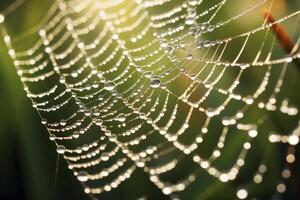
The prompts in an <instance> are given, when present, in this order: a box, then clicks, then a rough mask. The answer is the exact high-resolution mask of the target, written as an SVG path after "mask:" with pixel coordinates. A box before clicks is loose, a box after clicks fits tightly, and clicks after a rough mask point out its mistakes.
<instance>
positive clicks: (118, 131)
mask: <svg viewBox="0 0 300 200" xmlns="http://www.w3.org/2000/svg"><path fill="white" fill-rule="evenodd" d="M17 2H18V1H17ZM23 3H24V2H23ZM25 3H26V1H25ZM233 3H234V2H231V1H229V0H228V1H227V0H223V1H208V0H203V1H201V0H198V1H195V0H189V1H182V0H178V1H170V0H159V1H142V0H136V1H134V0H114V1H104V0H102V1H100V0H97V1H96V0H87V1H80V0H70V1H63V0H57V1H55V2H54V3H53V4H52V6H51V8H50V9H49V11H48V12H47V14H46V15H45V17H44V19H43V20H42V21H41V24H39V25H38V26H37V27H38V28H37V29H32V30H30V32H28V33H26V35H25V36H23V37H22V36H20V37H16V38H12V37H10V35H9V33H8V31H7V30H6V28H5V23H6V18H7V17H6V16H4V15H1V17H0V18H1V19H0V21H1V22H2V24H1V31H2V35H3V39H4V41H5V43H6V45H7V48H8V53H9V55H10V57H11V58H12V60H13V63H14V66H15V67H16V69H17V73H18V75H19V76H20V79H21V81H22V83H23V85H24V89H25V91H26V93H27V96H28V97H29V98H30V99H31V100H32V104H33V106H34V107H35V108H36V109H37V111H38V113H39V114H40V116H41V120H42V123H43V124H45V126H46V128H47V130H48V132H49V137H50V140H51V141H54V142H55V144H56V145H57V152H58V153H59V154H62V155H63V157H64V159H65V160H66V162H67V163H68V166H69V169H70V170H72V171H73V173H74V175H75V176H77V178H78V180H79V181H80V182H81V183H82V185H83V187H84V191H85V192H86V193H87V194H89V195H90V197H91V198H96V197H101V194H103V193H106V192H109V191H112V192H113V191H114V189H115V188H119V187H121V186H122V183H123V182H126V181H127V180H128V179H130V178H132V176H134V174H135V173H136V171H137V170H138V169H139V168H140V169H141V170H142V171H143V173H144V174H145V178H147V179H149V180H150V181H151V182H152V183H153V185H155V186H156V187H157V188H158V189H160V191H161V192H162V193H163V194H164V195H167V196H169V197H170V198H173V199H180V198H184V197H186V196H187V195H191V194H192V195H194V196H196V194H199V193H201V189H202V190H203V191H204V190H205V189H207V188H206V187H204V186H199V184H201V182H202V184H203V182H207V183H208V186H209V185H210V184H212V183H213V182H216V181H217V182H221V183H225V182H232V183H234V181H235V180H236V179H238V178H239V174H240V171H241V170H243V167H245V166H247V164H248V163H247V157H250V156H251V155H252V157H253V156H255V154H256V153H257V152H256V153H255V150H257V149H258V150H257V151H258V152H260V155H259V156H258V157H259V162H258V163H257V164H255V166H254V168H255V171H254V172H253V173H251V174H250V175H249V176H250V179H248V180H247V181H244V182H242V183H241V184H236V186H235V187H234V188H235V191H234V195H236V196H237V197H238V198H240V199H244V198H247V197H248V195H250V196H253V197H254V196H255V193H253V194H251V193H249V192H248V190H249V189H248V188H250V186H251V185H253V183H255V184H257V185H259V184H262V183H263V180H264V175H265V173H266V172H267V170H268V162H269V160H268V155H269V153H270V152H269V151H268V150H267V149H268V148H269V147H270V146H272V145H277V144H278V145H279V144H280V143H286V144H284V145H285V147H286V153H285V155H284V157H285V162H284V164H283V165H282V175H281V176H282V177H281V179H282V180H279V184H278V185H277V191H278V192H279V193H280V192H284V190H285V184H284V183H285V180H286V179H288V178H289V177H290V173H291V171H290V170H289V166H290V164H291V163H293V162H294V160H295V155H294V154H295V146H297V145H298V143H299V135H300V125H299V113H298V108H299V105H298V103H299V98H298V99H297V95H295V94H294V93H293V92H292V91H291V89H290V88H297V86H299V81H298V80H297V71H296V68H295V66H293V64H292V63H293V62H294V61H295V60H297V59H299V58H300V54H299V53H298V46H299V43H300V39H299V38H300V37H299V34H298V35H297V31H296V30H297V25H298V24H299V23H298V18H299V13H300V10H298V11H294V12H292V13H290V14H288V15H286V16H285V17H283V18H280V19H278V20H277V21H275V22H274V23H271V24H270V23H268V22H267V21H266V20H265V21H263V22H262V24H259V25H258V26H257V27H256V28H252V29H250V30H248V31H245V32H242V33H238V34H235V35H231V36H228V37H224V36H223V35H222V32H223V31H224V30H226V29H229V27H230V25H232V24H234V23H236V22H237V21H238V20H240V19H242V18H243V17H246V16H247V15H249V14H251V13H252V12H254V11H255V10H258V9H261V8H262V7H263V6H265V4H266V2H264V1H261V2H258V3H257V2H256V3H254V4H253V5H252V6H250V7H249V8H247V9H245V10H241V11H239V12H238V13H235V14H234V15H231V16H230V17H229V18H228V19H222V18H221V19H220V18H218V17H219V15H220V12H221V11H222V9H224V7H225V6H228V5H231V4H233ZM19 4H20V3H19ZM19 4H18V6H19ZM271 5H272V4H271ZM14 12H17V11H16V10H15V9H12V12H11V13H9V15H13V14H14ZM288 21H292V22H293V23H294V24H295V31H294V32H295V36H294V37H295V38H296V42H295V45H294V48H293V50H292V52H291V53H290V54H289V55H286V54H285V53H284V52H283V53H282V54H278V53H274V52H275V49H276V48H277V46H276V45H278V44H277V40H276V36H274V34H273V33H272V31H271V27H272V25H274V24H277V23H283V24H284V23H285V22H288ZM231 28H232V27H231ZM257 36H259V37H258V39H257ZM27 37H32V38H34V40H35V42H34V43H33V44H32V45H31V47H30V48H28V49H22V48H20V47H21V46H22V45H21V43H22V40H25V39H26V38H27ZM251 43H252V46H253V43H255V45H254V47H256V48H254V50H253V47H252V50H251V51H252V52H251V53H249V49H248V46H250V44H251ZM234 45H235V46H237V47H238V49H236V48H234V47H233V46H234ZM228 52H229V53H228ZM253 52H254V53H253ZM226 54H230V55H231V58H229V57H228V56H225V55H226ZM251 55H254V56H251ZM253 74H255V77H253ZM249 77H250V78H249ZM272 115H280V116H281V117H282V118H283V119H288V121H289V123H286V124H284V126H286V127H287V129H286V130H287V131H286V132H285V133H282V132H281V131H280V129H279V128H277V127H276V126H272V125H270V124H273V122H272ZM207 141H208V142H207ZM235 141H240V142H238V143H237V142H235ZM258 141H260V142H261V143H259V142H258ZM262 141H263V142H262ZM273 143H274V144H273ZM223 157H224V158H223ZM249 162H250V161H249ZM182 166H184V167H185V168H189V170H186V171H184V172H182V171H180V168H182ZM170 177H171V178H170ZM174 177H176V178H174ZM199 187H200V188H201V189H200V191H199V190H198V188H199ZM252 187H253V186H252ZM248 193H249V194H248ZM99 194H100V195H99ZM141 195H143V194H141ZM200 197H201V196H200ZM143 198H147V194H145V195H144V196H143Z"/></svg>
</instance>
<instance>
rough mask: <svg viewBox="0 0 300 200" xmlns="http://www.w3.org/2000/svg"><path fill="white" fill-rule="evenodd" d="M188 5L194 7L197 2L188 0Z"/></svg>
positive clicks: (196, 0)
mask: <svg viewBox="0 0 300 200" xmlns="http://www.w3.org/2000/svg"><path fill="white" fill-rule="evenodd" d="M188 4H189V5H190V6H196V5H197V4H198V0H188Z"/></svg>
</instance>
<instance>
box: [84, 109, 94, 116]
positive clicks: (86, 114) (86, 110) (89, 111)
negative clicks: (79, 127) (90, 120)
mask: <svg viewBox="0 0 300 200" xmlns="http://www.w3.org/2000/svg"><path fill="white" fill-rule="evenodd" d="M92 113H93V112H92V110H91V109H85V111H84V115H85V116H87V117H88V116H91V115H92Z"/></svg>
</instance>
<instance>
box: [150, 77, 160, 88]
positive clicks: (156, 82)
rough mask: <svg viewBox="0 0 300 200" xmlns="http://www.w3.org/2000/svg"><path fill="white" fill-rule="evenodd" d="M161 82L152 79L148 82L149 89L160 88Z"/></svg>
mask: <svg viewBox="0 0 300 200" xmlns="http://www.w3.org/2000/svg"><path fill="white" fill-rule="evenodd" d="M160 84H161V82H160V80H159V79H158V78H153V79H152V80H151V82H150V87H152V88H158V87H159V86H160Z"/></svg>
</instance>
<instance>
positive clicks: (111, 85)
mask: <svg viewBox="0 0 300 200" xmlns="http://www.w3.org/2000/svg"><path fill="white" fill-rule="evenodd" d="M104 88H105V89H106V90H108V91H112V90H114V89H115V88H116V85H115V83H114V82H112V81H108V82H106V83H105V86H104Z"/></svg>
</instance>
